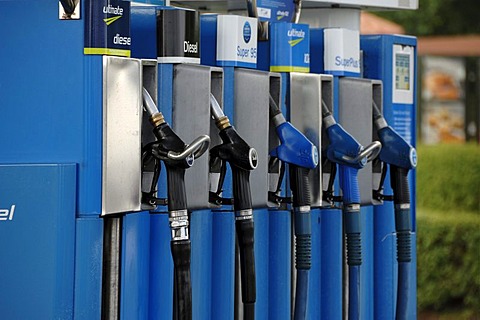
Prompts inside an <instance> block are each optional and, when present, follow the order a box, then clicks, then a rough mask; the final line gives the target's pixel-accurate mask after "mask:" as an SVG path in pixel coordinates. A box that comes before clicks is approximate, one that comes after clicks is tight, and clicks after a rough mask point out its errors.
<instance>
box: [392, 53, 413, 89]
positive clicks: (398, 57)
mask: <svg viewBox="0 0 480 320" xmlns="http://www.w3.org/2000/svg"><path fill="white" fill-rule="evenodd" d="M395 89H397V90H410V55H408V54H401V53H397V54H395Z"/></svg>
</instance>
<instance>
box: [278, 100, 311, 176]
mask: <svg viewBox="0 0 480 320" xmlns="http://www.w3.org/2000/svg"><path fill="white" fill-rule="evenodd" d="M269 105H270V118H271V121H272V123H273V125H274V126H275V131H276V132H277V136H278V138H279V139H280V145H279V146H278V147H276V148H275V149H273V150H272V151H270V155H271V156H272V157H276V158H278V159H280V160H281V161H283V162H286V163H290V164H294V165H296V166H298V167H302V168H308V169H315V168H316V167H317V165H318V150H317V147H315V145H314V144H313V143H312V142H310V140H308V138H307V137H305V135H304V134H303V133H301V132H300V131H298V129H297V128H295V127H294V126H293V125H292V124H291V123H290V122H288V121H286V120H285V118H284V117H283V114H282V112H281V111H280V109H279V108H278V105H277V103H276V102H275V101H274V100H273V98H272V96H270V102H269Z"/></svg>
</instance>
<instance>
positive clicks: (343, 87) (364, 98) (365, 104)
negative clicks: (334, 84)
mask: <svg viewBox="0 0 480 320" xmlns="http://www.w3.org/2000/svg"><path fill="white" fill-rule="evenodd" d="M374 85H375V86H378V85H380V86H381V82H380V81H378V80H368V79H358V78H341V79H340V80H339V104H338V105H339V106H338V108H339V123H340V124H341V125H342V126H343V127H344V128H345V130H347V132H349V133H350V134H351V135H352V136H353V137H355V139H357V141H358V142H359V143H360V144H361V145H363V146H364V147H365V146H367V145H369V144H370V143H372V141H373V140H374V139H373V118H372V100H373V97H374V94H373V93H374V91H373V88H374ZM375 92H376V94H377V99H376V100H375V101H376V102H377V101H378V90H376V91H375ZM380 98H381V96H380ZM358 183H359V187H360V203H361V204H362V205H371V204H373V200H372V188H373V187H374V181H373V168H372V163H371V162H369V163H368V164H367V165H366V166H365V167H364V168H363V169H361V170H359V172H358Z"/></svg>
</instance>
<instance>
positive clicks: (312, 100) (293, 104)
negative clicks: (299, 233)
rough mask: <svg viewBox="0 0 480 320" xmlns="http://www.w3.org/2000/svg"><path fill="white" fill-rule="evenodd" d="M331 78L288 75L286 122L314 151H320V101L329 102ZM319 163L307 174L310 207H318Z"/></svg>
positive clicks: (319, 195)
mask: <svg viewBox="0 0 480 320" xmlns="http://www.w3.org/2000/svg"><path fill="white" fill-rule="evenodd" d="M332 82H333V77H332V76H329V75H321V74H307V73H290V120H291V123H292V125H294V126H295V127H296V128H297V129H298V130H300V131H301V132H302V133H303V134H304V135H305V136H306V137H307V138H308V139H309V140H310V141H311V142H312V143H313V144H314V145H315V146H316V147H317V150H319V152H320V150H322V99H323V100H324V101H325V103H326V104H327V106H328V105H330V106H331V105H332V102H333V91H332V90H333V85H332ZM322 178H323V177H322V166H321V163H319V165H318V166H317V167H316V168H315V170H311V171H310V173H309V182H310V187H311V191H312V204H311V206H312V207H320V206H321V205H322V189H323V188H322V180H323V179H322Z"/></svg>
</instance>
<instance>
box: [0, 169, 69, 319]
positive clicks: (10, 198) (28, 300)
mask: <svg viewBox="0 0 480 320" xmlns="http://www.w3.org/2000/svg"><path fill="white" fill-rule="evenodd" d="M76 169H77V168H76V166H75V164H41V165H28V164H26V165H18V164H17V165H0V181H2V183H1V184H0V208H1V209H0V242H1V243H2V246H1V247H0V256H1V257H3V259H2V267H1V272H0V283H1V286H0V295H1V297H2V299H1V303H0V314H1V315H2V318H5V319H39V318H40V319H64V318H72V317H73V312H74V310H73V301H74V295H73V288H74V267H75V265H74V254H75V193H76Z"/></svg>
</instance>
